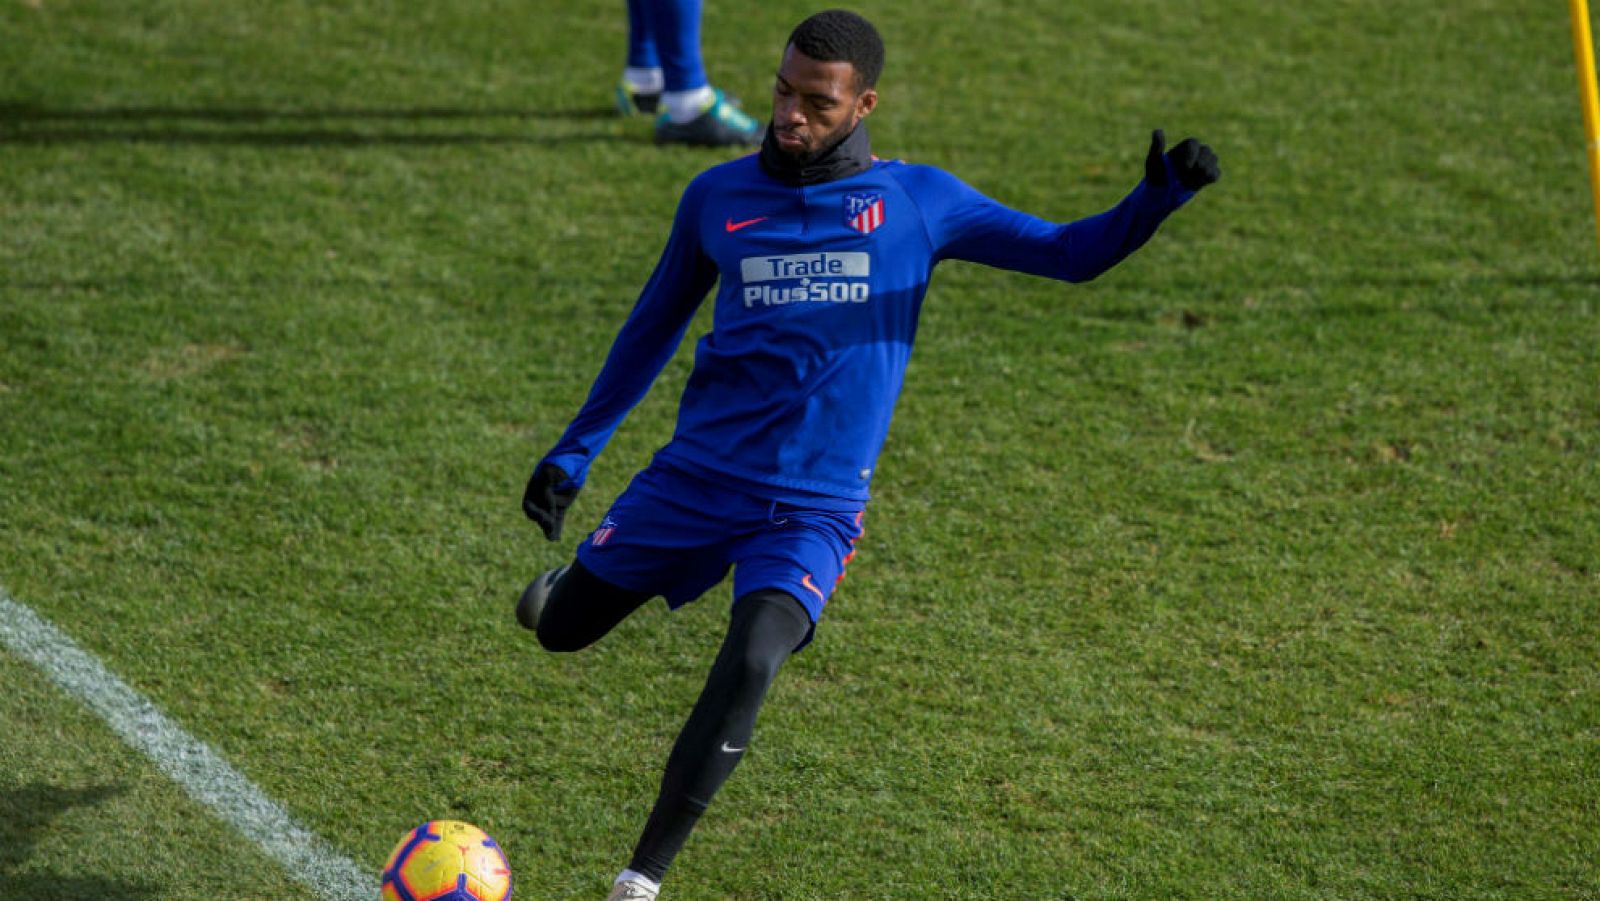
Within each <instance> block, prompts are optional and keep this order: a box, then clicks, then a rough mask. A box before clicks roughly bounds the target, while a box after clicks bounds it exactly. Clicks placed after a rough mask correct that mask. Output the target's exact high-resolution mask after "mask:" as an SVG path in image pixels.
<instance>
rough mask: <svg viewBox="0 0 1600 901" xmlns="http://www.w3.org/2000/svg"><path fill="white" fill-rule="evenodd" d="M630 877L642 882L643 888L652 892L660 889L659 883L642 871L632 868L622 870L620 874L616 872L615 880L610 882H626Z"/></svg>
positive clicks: (614, 883)
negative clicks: (638, 871) (635, 870)
mask: <svg viewBox="0 0 1600 901" xmlns="http://www.w3.org/2000/svg"><path fill="white" fill-rule="evenodd" d="M630 879H631V880H633V881H634V882H637V883H640V884H642V885H643V886H644V887H645V888H648V889H650V890H651V891H653V892H659V891H661V883H659V882H657V881H655V880H654V879H651V878H650V877H649V876H646V875H645V874H643V873H636V872H634V871H633V870H623V871H622V872H621V873H620V874H618V876H617V878H616V881H615V882H612V883H611V884H612V885H616V884H617V883H618V882H627V881H628V880H630Z"/></svg>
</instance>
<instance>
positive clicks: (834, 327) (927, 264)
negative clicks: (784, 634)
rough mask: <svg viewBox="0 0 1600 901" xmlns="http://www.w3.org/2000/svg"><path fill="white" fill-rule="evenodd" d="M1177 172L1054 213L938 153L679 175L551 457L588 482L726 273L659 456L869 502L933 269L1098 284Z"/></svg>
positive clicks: (779, 494) (749, 161) (767, 483)
mask: <svg viewBox="0 0 1600 901" xmlns="http://www.w3.org/2000/svg"><path fill="white" fill-rule="evenodd" d="M1168 167H1169V174H1170V168H1171V164H1170V163H1168ZM1168 183H1169V185H1170V187H1157V186H1154V185H1150V184H1148V183H1146V182H1140V183H1139V185H1138V186H1137V187H1135V188H1134V189H1133V191H1132V192H1131V193H1129V194H1128V195H1127V197H1125V198H1123V200H1122V201H1121V202H1120V203H1118V204H1117V205H1116V206H1114V207H1112V208H1111V209H1109V210H1107V211H1105V212H1103V213H1100V214H1099V215H1096V216H1091V217H1089V218H1086V219H1080V220H1078V221H1075V222H1069V223H1065V224H1058V223H1053V222H1047V221H1045V220H1043V219H1040V218H1038V217H1035V216H1031V215H1028V214H1026V213H1022V212H1019V211H1017V210H1013V209H1009V208H1007V207H1005V206H1003V205H1001V204H999V203H997V202H995V201H994V200H991V199H990V198H988V197H985V196H984V195H983V194H981V193H979V192H978V191H976V190H974V189H973V188H972V187H970V186H968V185H966V184H965V183H963V182H962V181H961V180H960V179H958V178H956V177H955V176H953V175H950V174H949V173H947V172H944V171H942V170H940V169H936V168H933V167H931V166H920V165H907V164H905V163H902V162H899V161H881V160H879V161H873V162H872V164H871V165H870V166H869V167H868V168H866V169H865V171H862V172H859V173H857V174H855V175H852V176H849V177H846V178H841V179H838V180H835V181H829V182H825V183H822V184H810V185H801V186H797V185H791V184H786V183H784V182H782V181H779V180H778V179H776V178H773V177H772V176H770V175H768V174H767V173H766V172H765V171H764V170H763V169H762V168H761V166H760V164H759V163H758V158H757V157H756V156H748V157H744V158H742V159H737V160H733V161H731V162H728V163H724V164H722V165H718V166H715V167H713V168H711V169H708V170H707V171H705V172H703V173H701V174H700V175H699V176H698V177H696V178H695V179H694V181H692V182H691V183H690V184H689V186H688V188H687V189H685V190H684V193H683V198H682V200H681V201H680V202H679V205H678V211H677V215H676V217H675V219H674V220H673V224H672V234H671V237H670V238H669V239H668V241H667V246H666V249H665V250H664V251H663V252H662V254H661V260H660V262H659V263H658V264H657V265H656V269H655V273H654V274H653V275H652V276H651V277H650V281H649V283H648V284H646V285H645V287H644V291H643V292H642V293H641V294H640V295H639V300H638V303H636V304H635V305H634V308H633V312H632V313H631V314H630V315H629V316H628V319H627V321H626V322H625V323H623V326H622V329H621V331H620V332H619V333H618V335H617V339H616V342H615V343H614V344H613V345H612V348H611V352H610V354H609V355H608V356H607V358H606V362H605V366H604V367H603V368H602V369H601V371H600V375H599V377H598V378H597V379H596V380H595V383H594V388H593V390H592V391H590V393H589V397H588V400H587V401H586V402H585V403H584V405H583V407H582V409H581V410H579V412H578V415H577V416H576V418H574V419H573V421H572V423H571V425H570V426H569V427H568V428H567V430H566V432H565V433H564V434H563V435H562V436H561V440H560V441H559V442H558V443H557V444H556V445H555V447H554V448H552V449H551V451H550V453H549V454H547V455H546V456H545V458H544V460H545V461H547V462H551V463H554V464H556V465H557V466H560V467H561V469H562V470H564V471H565V472H566V473H567V474H568V475H569V476H570V477H571V478H572V481H573V482H574V483H577V484H580V485H581V484H582V483H583V481H584V479H585V477H586V476H587V473H588V470H589V465H590V464H591V463H592V462H593V461H594V458H595V457H596V455H598V454H599V453H600V451H601V450H602V449H603V448H604V447H605V445H606V442H607V441H609V440H610V438H611V435H612V433H613V432H615V431H616V428H617V426H618V424H620V423H621V422H622V419H623V417H624V416H626V415H627V413H628V411H629V410H631V409H633V407H634V405H635V404H637V403H638V402H639V401H640V400H641V399H642V398H643V397H644V395H645V392H646V391H648V390H649V388H650V385H651V383H653V382H654V381H655V379H656V376H657V375H659V374H660V372H661V369H662V367H664V366H665V365H666V363H667V361H668V360H669V359H670V358H671V357H672V354H673V352H674V351H675V350H676V348H677V347H678V344H679V343H680V342H681V341H682V339H683V334H684V331H685V330H686V329H687V327H688V324H689V321H690V319H691V318H692V317H693V315H694V312H695V310H696V308H697V307H698V306H699V305H700V302H701V301H702V300H703V299H704V298H705V295H706V294H707V292H709V291H710V289H711V286H712V285H713V283H716V284H718V288H717V294H716V308H715V311H714V314H715V315H714V322H713V325H712V328H711V331H710V332H709V333H707V334H706V335H705V336H704V337H702V338H701V339H700V341H699V344H698V346H697V347H696V348H695V360H694V370H693V372H692V373H691V374H690V376H689V382H688V385H687V386H686V387H685V388H684V392H683V398H682V400H681V402H680V404H679V409H678V424H677V428H676V430H675V431H674V433H673V436H672V440H671V441H670V442H668V443H667V445H666V446H665V447H663V448H661V450H660V451H659V452H658V453H657V455H656V458H657V460H660V461H663V462H666V463H668V464H669V465H672V466H676V467H678V468H680V469H683V470H687V471H689V472H690V473H693V474H698V475H702V476H705V477H708V478H711V479H714V480H721V481H724V482H733V483H742V484H744V485H747V486H750V487H752V488H753V489H755V490H758V491H761V492H764V493H765V494H767V495H768V496H770V497H772V498H773V499H775V500H787V499H790V498H791V497H793V496H797V495H798V496H801V497H810V498H823V499H837V500H840V501H849V502H861V501H865V500H866V499H867V497H868V488H869V485H870V483H871V481H872V475H873V471H874V468H875V467H876V464H877V458H878V452H879V451H880V450H881V448H882V447H883V442H884V439H885V437H886V436H887V435H888V431H889V419H890V416H891V414H892V413H893V410H894V405H895V401H896V399H897V398H898V397H899V395H900V388H901V384H902V382H903V380H904V377H905V369H906V363H907V362H908V361H909V359H910V357H911V345H912V342H913V340H914V339H915V337H916V333H917V317H918V314H919V312H920V311H921V309H922V299H923V296H924V295H925V294H926V293H927V290H928V282H929V279H930V277H931V276H932V274H933V269H934V266H935V265H937V264H938V263H939V262H940V261H941V260H969V261H971V262H974V263H982V264H985V265H989V266H995V267H998V268H1001V269H1010V270H1015V271H1018V272H1027V273H1032V274H1034V275H1042V276H1046V277H1049V278H1055V279H1061V280H1063V281H1069V282H1081V281H1087V280H1089V279H1092V278H1094V277H1095V276H1097V275H1100V274H1101V273H1102V272H1105V271H1106V270H1107V269H1110V268H1111V267H1112V266H1114V265H1116V264H1117V263H1118V262H1119V261H1120V260H1122V259H1123V258H1124V257H1126V256H1127V255H1128V254H1130V253H1132V252H1133V251H1135V250H1137V249H1138V248H1139V247H1140V246H1141V245H1143V244H1144V243H1145V241H1147V240H1148V239H1149V238H1150V236H1151V235H1152V234H1154V233H1155V231H1156V228H1157V226H1159V225H1160V224H1161V222H1162V220H1164V219H1165V218H1166V217H1167V216H1168V215H1169V214H1170V213H1171V212H1172V211H1173V210H1175V209H1177V208H1178V207H1179V206H1181V205H1182V204H1183V203H1185V202H1186V201H1188V199H1189V198H1190V197H1192V196H1193V192H1192V191H1189V190H1186V189H1184V188H1183V187H1181V186H1180V185H1179V184H1178V182H1177V180H1176V179H1175V178H1170V177H1169V178H1168Z"/></svg>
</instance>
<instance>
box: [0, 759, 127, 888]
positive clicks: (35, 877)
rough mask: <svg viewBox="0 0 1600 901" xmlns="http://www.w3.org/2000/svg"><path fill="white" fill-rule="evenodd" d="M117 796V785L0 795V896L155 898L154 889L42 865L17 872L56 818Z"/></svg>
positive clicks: (27, 787) (40, 788) (1, 792)
mask: <svg viewBox="0 0 1600 901" xmlns="http://www.w3.org/2000/svg"><path fill="white" fill-rule="evenodd" d="M123 790H124V789H123V788H122V786H120V785H100V786H95V787H94V788H81V789H80V788H61V787H58V786H54V785H41V784H34V785H24V786H20V787H15V788H6V789H0V884H3V885H4V889H3V890H0V896H3V897H6V898H59V899H62V901H91V899H92V901H104V899H108V898H118V899H128V901H142V899H145V898H156V897H158V892H157V888H158V887H157V886H149V885H139V884H137V883H129V882H119V881H116V880H112V879H105V878H102V877H99V876H82V875H69V874H67V873H61V872H55V871H54V869H53V868H52V866H51V864H50V861H48V860H46V861H42V862H41V863H42V864H43V866H42V867H37V868H35V869H34V871H32V872H27V873H24V872H20V871H21V868H22V865H23V864H24V863H27V862H28V860H29V859H30V858H31V857H33V851H34V846H35V845H36V844H38V842H39V838H40V836H41V835H42V834H43V833H44V832H45V830H47V829H49V828H50V824H51V822H52V821H54V820H55V819H56V817H58V816H60V815H61V814H63V813H65V812H66V811H68V810H71V809H72V808H74V807H91V806H95V805H98V804H101V803H103V802H105V801H106V800H107V799H109V798H111V797H114V796H116V795H119V794H121V793H122V792H123Z"/></svg>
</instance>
